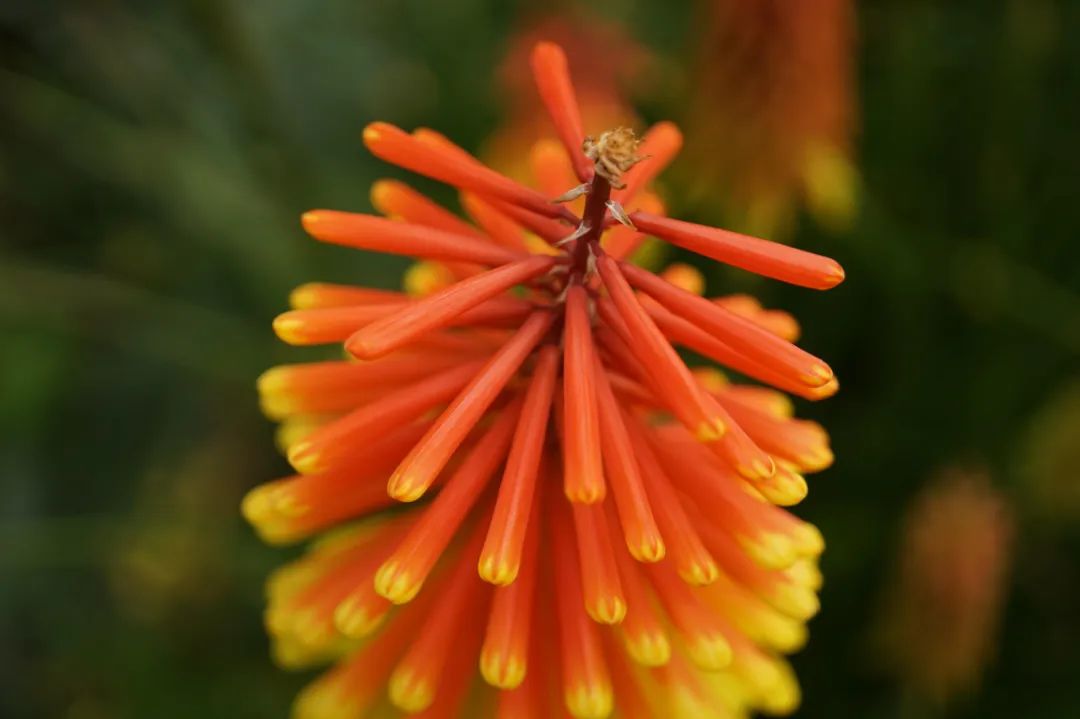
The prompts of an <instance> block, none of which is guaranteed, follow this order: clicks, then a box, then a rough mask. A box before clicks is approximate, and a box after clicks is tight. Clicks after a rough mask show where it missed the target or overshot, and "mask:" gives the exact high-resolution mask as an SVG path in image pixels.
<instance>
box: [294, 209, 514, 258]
mask: <svg viewBox="0 0 1080 719" xmlns="http://www.w3.org/2000/svg"><path fill="white" fill-rule="evenodd" d="M302 221H303V223H304V229H305V230H307V233H308V234H309V235H311V236H312V237H314V238H315V239H317V240H320V241H322V242H330V243H333V244H335V245H344V246H346V247H355V248H357V249H361V250H369V251H372V252H386V253H388V254H391V255H407V256H409V257H422V258H425V259H429V260H449V261H457V262H475V263H477V264H480V265H502V264H505V263H507V262H513V261H514V260H516V259H520V258H521V256H522V253H520V252H515V251H513V250H511V249H508V248H506V247H500V246H499V245H496V244H494V243H493V242H488V241H486V240H484V239H480V238H477V237H476V236H475V235H462V234H455V233H451V232H446V231H444V230H437V229H434V228H431V227H424V226H422V225H418V224H412V223H408V222H396V221H394V220H388V219H386V218H385V217H377V216H375V215H362V214H358V213H354V212H338V211H337V210H311V211H309V212H305V213H304V216H303V218H302Z"/></svg>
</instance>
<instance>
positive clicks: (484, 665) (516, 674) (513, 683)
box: [480, 649, 525, 690]
mask: <svg viewBox="0 0 1080 719" xmlns="http://www.w3.org/2000/svg"><path fill="white" fill-rule="evenodd" d="M480 675H481V676H482V677H484V681H486V682H487V683H488V684H490V685H491V686H493V687H495V688H497V689H504V690H508V689H516V688H517V687H518V686H520V685H521V682H523V681H525V662H524V661H523V660H522V659H521V658H520V657H518V656H515V655H513V654H511V655H507V654H505V653H503V652H501V651H488V650H487V649H485V650H484V651H483V652H481V653H480Z"/></svg>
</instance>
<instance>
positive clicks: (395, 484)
mask: <svg viewBox="0 0 1080 719" xmlns="http://www.w3.org/2000/svg"><path fill="white" fill-rule="evenodd" d="M426 492H427V487H425V486H423V485H421V484H419V483H417V482H416V481H415V480H414V479H413V478H412V477H399V476H397V475H394V476H392V477H391V478H390V481H389V482H387V485H386V493H387V494H389V495H390V497H391V498H393V499H396V500H397V501H399V502H415V501H416V500H418V499H420V498H421V497H423V496H424V494H425V493H426Z"/></svg>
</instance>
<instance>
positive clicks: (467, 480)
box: [375, 401, 521, 604]
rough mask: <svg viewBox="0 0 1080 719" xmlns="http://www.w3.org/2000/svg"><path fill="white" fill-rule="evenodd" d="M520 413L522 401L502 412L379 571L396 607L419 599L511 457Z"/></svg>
mask: <svg viewBox="0 0 1080 719" xmlns="http://www.w3.org/2000/svg"><path fill="white" fill-rule="evenodd" d="M520 410H521V403H520V401H515V402H513V403H511V405H510V406H508V407H506V408H504V409H503V410H502V411H501V412H500V413H499V415H498V417H497V418H496V420H495V423H494V424H493V425H492V426H491V428H490V429H488V430H487V432H485V433H484V435H483V437H482V438H481V439H480V441H478V442H477V443H476V446H475V447H473V448H472V450H470V451H469V453H468V454H467V455H466V456H465V459H464V460H463V461H462V463H461V466H460V467H458V469H457V471H456V472H454V474H453V476H452V477H450V479H448V480H447V482H446V486H445V487H444V488H443V490H442V491H441V492H439V494H438V495H437V496H436V497H435V499H434V501H432V503H431V504H429V505H428V506H427V507H426V508H424V510H423V514H421V516H420V518H419V519H418V520H417V521H416V523H415V524H414V525H413V526H412V527H411V528H410V530H409V533H408V534H407V535H406V536H405V538H404V539H403V540H402V542H401V544H399V545H398V546H397V548H396V549H395V550H394V551H393V553H392V554H391V555H390V557H389V558H387V560H386V561H385V562H383V564H382V566H381V567H379V571H378V572H377V573H376V575H375V591H377V592H378V593H379V594H381V595H382V596H384V597H386V598H387V599H389V600H390V601H392V602H394V603H395V604H404V603H405V602H408V601H410V600H411V599H412V598H413V597H415V596H416V594H417V592H419V591H420V588H421V586H423V584H424V581H425V580H426V579H427V577H428V574H430V573H431V570H432V568H433V567H434V566H435V562H436V561H438V559H439V557H440V556H441V555H442V553H443V551H444V550H445V549H446V547H447V545H449V543H450V540H451V539H452V538H453V536H454V534H455V533H456V532H457V530H458V527H459V526H460V525H461V523H462V521H464V519H465V516H466V515H467V514H468V512H469V510H470V509H471V508H472V506H473V505H474V504H475V503H476V501H477V500H478V499H479V497H480V493H481V491H482V490H483V489H484V487H485V486H486V485H487V483H488V481H489V480H490V479H491V476H492V475H493V474H494V473H495V471H496V470H497V469H498V467H499V465H500V464H501V463H502V461H503V459H504V458H505V457H506V451H507V449H508V448H509V447H510V438H511V437H512V436H513V433H514V425H515V424H516V422H517V418H518V415H519V413H520ZM482 538H483V536H482V535H481V539H482ZM478 552H479V546H478V547H477V552H476V553H478ZM476 553H474V555H475V554H476ZM471 571H472V569H471V568H470V572H471Z"/></svg>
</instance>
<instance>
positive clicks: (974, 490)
mask: <svg viewBox="0 0 1080 719" xmlns="http://www.w3.org/2000/svg"><path fill="white" fill-rule="evenodd" d="M1013 521H1014V519H1013V512H1012V508H1011V506H1010V504H1009V501H1008V500H1007V499H1006V498H1005V497H1004V496H1003V495H1002V494H1001V493H999V492H998V491H997V490H995V489H994V488H993V487H992V485H991V484H990V480H989V477H988V476H987V475H986V473H985V472H983V471H981V470H974V471H973V470H969V469H959V468H953V469H948V470H946V471H944V472H942V474H941V475H940V476H939V477H938V478H937V479H935V480H934V481H933V482H932V483H931V484H930V486H929V487H927V488H926V489H925V490H923V492H922V493H921V495H920V496H918V497H917V498H916V500H915V502H914V503H913V504H912V506H911V507H910V508H909V509H908V512H907V516H906V519H905V521H904V525H903V530H902V532H903V533H902V536H901V545H900V555H899V558H898V564H897V576H896V577H895V581H894V584H893V585H892V587H891V589H890V592H889V596H888V599H887V602H886V606H885V613H884V616H883V617H882V625H881V627H880V635H879V638H880V639H881V641H882V649H883V650H884V656H885V659H886V661H887V662H888V664H889V667H890V668H891V670H892V671H893V672H894V673H895V674H896V675H897V677H898V678H899V680H900V681H901V683H902V684H904V685H905V686H906V687H907V688H908V689H910V690H911V691H913V692H915V693H916V694H917V695H919V696H921V697H923V698H925V699H927V700H929V701H931V702H934V703H945V702H947V701H949V700H950V699H954V698H955V697H957V696H958V695H962V694H964V693H965V692H968V691H971V690H974V689H975V688H976V687H977V685H978V683H979V681H980V679H981V677H982V675H983V673H984V671H985V670H986V667H987V666H988V665H989V663H990V661H991V660H992V659H993V654H994V644H995V641H996V637H997V632H998V624H999V623H1000V619H1001V611H1002V608H1003V605H1004V602H1005V599H1006V596H1007V591H1008V582H1009V575H1010V570H1011V563H1012V541H1013Z"/></svg>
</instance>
